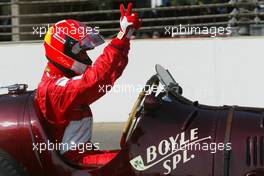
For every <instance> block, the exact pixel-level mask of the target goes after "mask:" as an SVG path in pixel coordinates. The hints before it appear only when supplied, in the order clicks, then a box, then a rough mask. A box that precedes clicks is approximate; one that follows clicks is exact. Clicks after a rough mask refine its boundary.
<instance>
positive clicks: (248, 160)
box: [0, 90, 264, 176]
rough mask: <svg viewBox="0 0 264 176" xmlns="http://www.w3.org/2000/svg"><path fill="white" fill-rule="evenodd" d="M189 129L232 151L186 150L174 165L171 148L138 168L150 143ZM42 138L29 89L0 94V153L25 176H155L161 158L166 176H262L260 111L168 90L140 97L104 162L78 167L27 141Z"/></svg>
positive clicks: (263, 134) (44, 139) (263, 128)
mask: <svg viewBox="0 0 264 176" xmlns="http://www.w3.org/2000/svg"><path fill="white" fill-rule="evenodd" d="M164 97H165V98H164ZM194 128H198V129H199V137H206V136H211V140H210V142H215V143H220V142H222V143H226V142H230V143H231V144H232V150H230V151H226V150H222V151H217V152H215V153H210V152H208V151H192V153H191V154H193V155H195V156H196V157H195V158H193V159H191V160H189V161H188V162H186V163H179V164H177V168H174V169H173V162H174V160H173V156H175V155H176V153H175V154H174V153H173V152H171V155H164V156H166V158H165V157H164V156H161V155H160V156H157V157H156V160H155V161H151V162H150V163H149V164H150V165H151V164H153V163H154V162H156V161H157V163H156V164H155V163H154V165H153V166H152V167H149V168H145V169H143V168H142V167H143V166H144V165H145V164H146V163H147V157H148V156H147V154H146V150H147V149H148V148H149V147H150V146H157V147H158V145H159V144H160V143H162V141H163V140H165V139H168V138H169V137H171V136H176V134H180V133H181V132H185V135H186V136H189V135H190V129H194ZM47 140H48V137H47V135H46V133H45V129H44V127H43V125H42V120H41V119H40V116H39V115H38V113H37V111H36V109H35V107H34V92H33V91H31V92H25V93H21V94H17V95H16V94H11V95H10V94H6V95H1V96H0V151H3V152H5V153H7V154H8V155H10V156H11V157H12V158H13V159H14V160H16V161H17V162H18V163H20V164H21V165H22V166H23V167H24V168H25V170H26V172H27V173H28V175H30V176H32V175H38V176H47V175H49V176H58V175H61V176H70V175H74V176H85V175H87V176H124V175H129V176H136V175H138V176H159V175H165V174H166V172H167V171H168V170H167V169H166V168H165V167H164V161H165V160H166V162H167V164H168V165H170V167H171V168H170V169H171V170H170V173H169V174H168V175H173V176H242V175H245V176H254V175H255V176H263V175H264V109H262V108H248V107H238V106H219V107H214V106H206V105H200V104H199V103H198V102H192V101H189V100H187V99H185V98H184V97H182V96H181V95H180V94H178V93H175V92H174V91H173V90H170V91H167V92H166V94H162V93H160V94H159V95H156V96H154V95H148V96H146V98H145V100H144V109H143V110H141V113H140V115H138V118H137V122H136V123H135V126H134V128H133V131H132V132H131V134H130V136H129V138H128V140H127V142H126V144H125V146H124V147H122V149H121V150H120V152H119V153H118V155H117V156H116V157H115V158H114V159H113V160H112V161H110V162H109V163H108V164H106V165H105V166H100V167H99V166H98V167H96V166H78V165H75V164H73V163H69V162H67V161H65V160H64V159H62V158H61V156H60V155H59V154H58V153H57V152H56V151H44V152H43V153H39V152H38V151H34V150H33V146H32V143H34V142H35V143H38V142H39V143H40V142H47ZM163 151H164V150H163ZM137 156H140V157H141V158H142V160H143V161H139V165H135V166H133V163H132V162H131V160H132V159H134V158H136V157H137ZM174 159H175V158H174ZM158 161H160V162H158ZM140 162H141V163H140ZM142 162H143V163H142ZM144 163H145V164H144ZM174 164H175V163H174ZM150 165H149V166H150ZM137 167H139V169H137Z"/></svg>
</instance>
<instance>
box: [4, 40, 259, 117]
mask: <svg viewBox="0 0 264 176" xmlns="http://www.w3.org/2000/svg"><path fill="white" fill-rule="evenodd" d="M102 50H103V47H100V48H97V49H95V50H94V51H92V52H90V56H91V58H96V57H97V56H98V55H99V54H100V53H101V52H102ZM263 50H264V38H229V39H219V38H211V39H167V40H164V39H150V40H134V41H133V42H132V46H131V51H130V54H129V64H128V66H127V68H126V70H125V72H124V74H123V76H122V77H121V78H120V79H119V80H118V82H117V85H119V86H122V85H123V86H124V84H128V85H133V84H134V85H135V87H138V86H139V85H142V86H143V85H144V84H145V82H146V81H147V79H148V78H149V77H150V76H151V75H152V74H154V73H155V70H154V66H155V64H156V63H159V64H161V65H163V66H164V67H167V68H168V69H169V70H170V71H171V73H172V75H173V76H174V77H175V80H176V81H177V82H179V83H180V85H181V86H182V87H183V92H184V96H185V97H187V98H189V99H191V100H199V102H200V103H202V104H212V105H221V104H230V105H231V104H238V105H244V106H259V107H264V79H263V77H264V69H263V68H264V59H263V56H262V55H263ZM0 53H1V56H0V57H1V64H0V86H2V85H9V84H13V83H27V84H29V87H30V89H35V88H36V87H37V84H38V82H39V80H40V78H41V74H42V72H43V68H44V66H45V63H46V60H45V57H44V50H43V47H42V44H40V43H26V44H0ZM119 88H120V87H119ZM136 97H137V92H126V93H125V92H122V93H115V92H111V93H109V94H108V95H106V96H104V97H103V98H101V99H100V100H99V101H97V102H96V103H94V104H92V109H93V112H94V119H95V121H97V122H98V121H125V120H126V119H127V116H128V113H129V111H130V109H131V106H132V104H133V103H134V101H135V99H136Z"/></svg>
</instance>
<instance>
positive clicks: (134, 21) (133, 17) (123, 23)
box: [117, 3, 141, 39]
mask: <svg viewBox="0 0 264 176" xmlns="http://www.w3.org/2000/svg"><path fill="white" fill-rule="evenodd" d="M120 13H121V18H120V32H119V33H118V36H117V37H118V38H119V39H122V38H124V37H126V38H130V37H131V35H132V34H133V32H134V30H138V29H139V28H140V26H141V21H140V20H139V18H138V13H132V3H129V4H128V6H127V10H126V12H125V8H124V5H123V4H121V5H120Z"/></svg>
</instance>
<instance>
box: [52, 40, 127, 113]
mask: <svg viewBox="0 0 264 176" xmlns="http://www.w3.org/2000/svg"><path fill="white" fill-rule="evenodd" d="M128 50H129V40H128V39H125V40H119V39H117V38H116V39H114V40H113V41H112V42H111V44H110V45H108V46H107V47H106V48H105V49H104V52H103V54H102V55H100V56H99V57H98V58H97V59H96V61H95V63H94V64H93V66H91V67H89V68H87V70H86V71H85V72H84V74H82V75H80V76H75V77H73V78H70V79H68V78H66V77H63V78H60V79H55V80H53V83H52V84H50V86H49V87H48V97H49V99H51V101H50V102H51V103H52V104H53V106H57V107H58V109H60V113H65V112H66V110H67V109H68V108H71V107H76V106H78V105H81V104H83V103H88V104H91V103H93V102H94V101H96V100H97V99H98V98H100V97H101V96H103V95H104V94H105V93H106V91H105V87H106V86H107V87H111V86H113V84H114V82H115V81H116V80H117V79H118V78H119V77H120V76H121V74H122V72H123V70H124V69H125V67H126V65H127V62H128V57H127V55H128Z"/></svg>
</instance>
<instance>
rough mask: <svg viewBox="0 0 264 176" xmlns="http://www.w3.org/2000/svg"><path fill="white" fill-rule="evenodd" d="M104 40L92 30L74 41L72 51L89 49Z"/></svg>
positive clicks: (77, 51) (75, 52) (76, 52)
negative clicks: (77, 40)
mask: <svg viewBox="0 0 264 176" xmlns="http://www.w3.org/2000/svg"><path fill="white" fill-rule="evenodd" d="M104 42H105V41H104V39H103V38H102V37H101V36H100V35H99V34H95V33H93V32H92V33H89V34H87V35H86V36H85V37H84V38H83V39H82V40H80V41H79V42H77V43H75V44H74V45H73V47H72V52H73V53H74V54H78V53H79V52H80V51H81V50H91V49H94V48H95V47H97V46H99V45H101V44H103V43H104Z"/></svg>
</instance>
